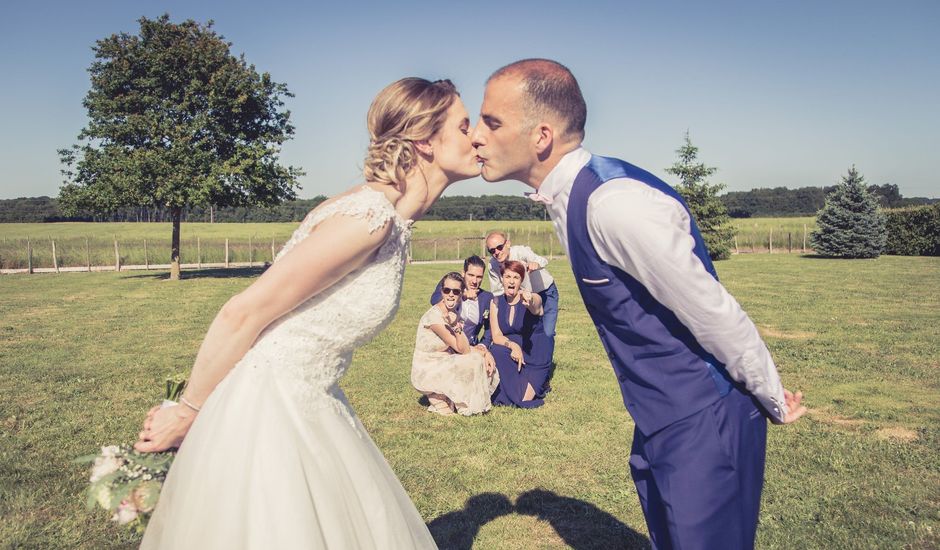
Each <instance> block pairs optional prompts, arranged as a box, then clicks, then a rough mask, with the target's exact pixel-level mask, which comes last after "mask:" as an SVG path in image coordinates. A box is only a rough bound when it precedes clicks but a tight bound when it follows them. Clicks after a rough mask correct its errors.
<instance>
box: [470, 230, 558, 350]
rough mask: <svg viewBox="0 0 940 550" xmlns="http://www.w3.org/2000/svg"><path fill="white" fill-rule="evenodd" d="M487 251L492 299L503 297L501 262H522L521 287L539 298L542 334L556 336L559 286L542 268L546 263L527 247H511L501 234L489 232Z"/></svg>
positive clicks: (545, 260)
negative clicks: (540, 300) (524, 267)
mask: <svg viewBox="0 0 940 550" xmlns="http://www.w3.org/2000/svg"><path fill="white" fill-rule="evenodd" d="M486 251H487V252H489V254H490V273H489V278H490V292H492V293H493V295H494V296H500V295H502V294H503V281H502V276H503V270H502V263H503V262H505V261H508V260H516V261H517V262H522V263H523V264H525V266H526V276H525V279H523V280H522V288H524V289H526V290H531V291H532V292H535V293H536V294H538V295H539V296H541V298H542V311H543V312H544V313H543V314H542V326H543V327H544V328H545V335H546V336H549V337H551V338H554V337H555V325H556V323H557V321H558V287H556V286H555V279H554V277H552V274H551V273H549V272H548V269H546V268H545V266H547V265H548V260H547V259H545V258H543V257H542V256H539V255H538V254H536V253H535V252H533V251H532V249H531V248H529V247H528V246H523V245H518V244H512V243H511V242H510V241H509V237H507V236H506V234H505V233H503V232H502V231H490V233H489V235H487V236H486Z"/></svg>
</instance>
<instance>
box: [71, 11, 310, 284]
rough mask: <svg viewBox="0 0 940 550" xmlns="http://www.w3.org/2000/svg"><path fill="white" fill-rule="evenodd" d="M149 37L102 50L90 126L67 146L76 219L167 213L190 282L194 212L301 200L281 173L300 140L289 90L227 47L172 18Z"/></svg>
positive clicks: (155, 24)
mask: <svg viewBox="0 0 940 550" xmlns="http://www.w3.org/2000/svg"><path fill="white" fill-rule="evenodd" d="M139 22H140V34H139V35H129V34H126V33H121V34H114V35H111V36H110V37H108V38H105V39H102V40H99V41H98V42H97V44H96V45H95V48H94V51H95V58H96V61H95V62H94V63H92V65H91V68H89V72H90V73H91V89H90V90H89V91H88V95H87V96H86V97H85V101H84V105H85V108H86V109H87V110H88V118H89V123H88V126H87V127H85V128H84V129H83V130H82V131H81V133H80V134H79V139H80V140H84V141H85V144H84V145H83V146H81V147H79V146H78V145H75V146H73V147H72V148H70V149H62V150H60V151H59V155H60V157H61V160H62V162H63V164H64V165H65V169H64V170H63V171H62V173H63V175H64V176H65V177H66V180H65V184H64V185H63V187H62V189H61V192H60V195H59V199H60V201H61V204H62V206H63V209H64V210H65V211H66V213H68V214H71V213H74V212H78V211H82V210H86V211H92V212H95V213H96V214H101V213H108V212H114V211H115V210H117V209H119V208H126V207H148V208H149V207H158V208H165V209H167V210H168V211H169V212H170V214H171V219H172V222H173V235H172V240H171V253H170V264H171V266H172V267H171V268H170V278H172V279H178V278H179V275H180V268H179V259H180V250H179V233H180V222H181V221H182V216H183V212H184V210H185V209H187V208H191V207H203V208H207V207H209V206H215V207H224V206H271V205H275V204H279V203H280V202H282V201H284V200H291V199H293V198H295V196H296V194H295V188H296V187H297V181H296V180H297V177H298V176H299V175H301V174H302V172H301V171H300V170H298V169H296V168H294V167H290V166H288V167H285V166H281V165H280V164H279V163H278V155H279V153H280V147H281V145H282V144H283V143H284V142H285V141H286V140H288V139H290V137H291V136H292V135H293V133H294V127H293V126H292V125H291V124H290V122H289V118H290V112H289V111H285V110H283V109H282V108H283V106H284V103H283V101H282V100H281V98H282V97H291V94H290V92H289V91H288V89H287V86H286V85H284V84H279V83H277V82H274V81H273V80H272V79H271V77H270V75H269V74H267V73H263V74H259V73H258V72H257V71H256V70H255V67H254V65H249V64H248V63H246V62H245V59H244V56H242V57H236V56H234V55H232V53H231V52H230V51H229V47H230V46H231V44H230V43H228V42H226V41H225V40H224V39H223V37H221V36H219V35H218V34H216V33H215V32H214V31H213V30H212V22H211V21H210V22H209V23H208V24H206V25H201V24H199V23H197V22H195V21H192V20H187V21H184V22H183V23H180V24H175V23H171V22H170V20H169V16H168V15H163V16H161V17H159V18H157V19H147V18H146V17H144V18H141V19H140V20H139Z"/></svg>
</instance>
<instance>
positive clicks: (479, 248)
mask: <svg viewBox="0 0 940 550" xmlns="http://www.w3.org/2000/svg"><path fill="white" fill-rule="evenodd" d="M733 223H734V227H735V230H736V231H737V236H738V251H739V252H742V253H747V252H766V251H768V250H769V243H770V238H771V236H773V242H774V250H775V251H776V252H782V251H785V250H787V248H788V243H789V245H791V246H792V249H793V250H794V251H800V250H801V249H802V243H803V229H804V225H805V227H806V231H807V234H808V232H810V231H812V230H813V229H814V227H815V223H816V222H815V218H811V217H810V218H749V219H736V220H733ZM296 227H297V223H295V222H287V223H214V224H209V223H184V224H182V226H181V230H180V240H181V243H180V248H181V256H182V259H183V262H184V263H193V264H195V263H197V262H202V263H221V262H223V261H224V260H225V240H226V239H229V261H231V262H248V261H249V259H250V260H252V261H255V262H264V261H270V259H271V248H272V246H273V247H274V251H275V253H276V252H277V251H278V250H280V247H281V245H283V243H284V242H285V241H286V240H287V239H288V238H289V237H290V235H291V233H292V232H293V231H294V229H295V228H296ZM493 229H499V230H502V231H506V232H507V233H509V234H510V236H511V238H512V239H513V241H514V242H517V243H520V244H523V243H524V244H527V245H529V246H531V247H532V248H533V249H534V250H535V251H536V252H537V253H539V254H543V255H546V256H564V254H565V251H564V250H563V249H562V247H561V245H560V244H559V242H558V238H557V237H555V233H554V229H553V228H552V224H551V222H547V221H494V222H485V221H484V222H481V221H474V222H470V221H421V222H419V223H417V224H416V225H415V227H414V236H413V239H412V250H411V253H412V257H413V259H414V260H416V261H423V260H461V259H463V258H465V257H466V256H469V255H470V254H481V255H484V254H485V251H484V250H483V237H484V236H485V235H486V233H487V232H488V231H490V230H493ZM771 234H772V235H771ZM170 236H171V225H170V224H169V223H81V222H64V223H4V224H0V269H23V268H26V267H27V265H28V259H27V248H26V241H27V238H28V239H29V240H30V243H31V245H32V250H33V267H42V268H51V267H53V265H54V263H53V261H52V241H53V240H54V241H55V244H56V257H57V259H58V263H59V267H65V266H70V267H71V266H74V267H81V266H85V265H87V264H88V263H90V264H91V265H101V266H112V265H114V241H115V240H116V241H118V253H119V255H120V257H121V264H122V265H143V264H145V263H148V262H149V263H150V264H165V263H168V262H169V257H170ZM788 239H789V240H788ZM145 240H146V241H147V248H146V251H145V249H144V241H145ZM807 246H808V245H807Z"/></svg>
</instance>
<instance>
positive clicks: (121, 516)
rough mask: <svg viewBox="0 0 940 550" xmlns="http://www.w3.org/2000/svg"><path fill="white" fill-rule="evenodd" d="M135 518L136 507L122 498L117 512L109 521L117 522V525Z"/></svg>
mask: <svg viewBox="0 0 940 550" xmlns="http://www.w3.org/2000/svg"><path fill="white" fill-rule="evenodd" d="M135 519H137V508H134V505H133V504H131V503H130V502H128V501H126V500H122V501H121V504H119V505H118V509H117V513H116V514H114V516H112V517H111V521H116V522H118V525H124V524H125V523H130V522H132V521H134V520H135Z"/></svg>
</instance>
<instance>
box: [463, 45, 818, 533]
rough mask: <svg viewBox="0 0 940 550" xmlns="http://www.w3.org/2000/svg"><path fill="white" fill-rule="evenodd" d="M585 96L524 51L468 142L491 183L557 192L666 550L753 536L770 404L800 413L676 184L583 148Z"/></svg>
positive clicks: (561, 220) (498, 79) (547, 196)
mask: <svg viewBox="0 0 940 550" xmlns="http://www.w3.org/2000/svg"><path fill="white" fill-rule="evenodd" d="M586 115H587V108H586V106H585V103H584V98H583V97H582V95H581V90H580V88H579V87H578V82H577V81H576V80H575V78H574V76H573V75H572V74H571V72H570V71H569V70H568V69H567V68H566V67H564V66H563V65H561V64H559V63H556V62H554V61H550V60H546V59H526V60H523V61H518V62H516V63H512V64H510V65H507V66H505V67H503V68H502V69H499V70H498V71H496V72H495V73H493V75H492V76H490V78H489V80H488V81H487V85H486V91H485V94H484V98H483V106H482V107H481V109H480V121H479V122H478V123H477V126H476V128H475V129H474V131H473V135H472V140H473V145H474V147H475V148H476V150H477V155H478V158H479V161H480V162H481V164H482V168H483V177H484V178H485V179H486V180H488V181H499V180H506V179H516V180H520V181H522V182H524V183H526V184H528V185H529V186H531V187H532V188H534V189H535V190H536V193H534V194H532V195H531V196H530V198H532V199H533V200H537V201H540V202H543V203H545V204H546V205H547V207H548V211H549V214H550V215H551V218H552V223H553V224H554V225H555V230H556V231H557V232H558V237H559V239H561V242H562V244H563V245H564V246H565V247H566V249H567V250H568V256H569V259H570V261H571V268H572V270H573V271H574V275H575V279H576V281H577V284H578V288H579V289H580V291H581V295H582V297H583V299H584V303H585V306H586V307H587V310H588V312H589V313H590V315H591V317H592V319H593V321H594V324H595V326H596V327H597V331H598V334H599V335H600V338H601V342H602V343H603V344H604V349H605V350H606V352H607V356H608V357H609V359H610V362H611V364H612V365H613V368H614V373H615V374H616V376H617V380H618V382H619V384H620V390H621V393H622V394H623V401H624V404H625V405H626V407H627V411H628V412H629V413H630V415H631V416H632V417H633V420H634V422H635V424H636V429H635V431H634V437H633V447H632V450H631V455H630V471H631V474H632V476H633V480H634V483H635V484H636V489H637V492H638V494H639V497H640V504H641V505H642V507H643V513H644V515H645V516H646V524H647V527H648V529H649V532H650V538H651V539H652V542H653V546H654V547H655V548H660V549H662V548H721V549H733V548H751V547H753V545H754V537H755V534H756V530H757V519H758V510H759V506H760V494H761V488H762V486H763V477H764V454H765V444H766V434H767V422H766V420H765V417H766V418H770V420H771V421H772V422H774V423H776V424H783V423H789V422H793V421H795V420H796V419H798V418H799V417H800V416H802V415H803V413H804V412H806V408H805V407H804V406H802V405H801V399H802V394H801V393H799V392H797V393H796V395H793V394H792V393H790V392H789V391H787V390H785V389H784V388H783V386H782V385H781V383H780V379H779V377H778V375H777V369H776V367H775V366H774V362H773V359H771V357H770V353H769V352H768V350H767V347H766V346H765V345H764V342H763V341H762V340H761V338H760V336H759V335H758V333H757V329H756V328H755V326H754V323H752V322H751V320H750V319H749V318H748V316H747V315H746V314H745V313H744V311H743V310H742V309H741V307H740V306H739V305H738V303H737V302H736V301H735V299H734V298H732V297H731V295H730V294H728V292H727V291H726V290H725V288H724V287H723V286H722V285H721V284H720V283H719V282H718V276H717V275H716V273H715V269H714V267H713V266H712V262H711V260H710V259H709V257H708V251H707V250H706V249H705V244H704V242H703V241H702V237H701V235H700V234H699V231H698V228H697V227H696V225H695V221H694V220H693V219H692V216H691V214H690V213H689V210H688V207H687V206H686V204H685V202H684V201H683V200H682V199H681V198H680V197H679V195H678V194H677V193H676V192H675V191H674V190H673V189H672V188H671V187H669V186H668V185H667V184H666V183H664V182H663V181H661V180H660V179H658V178H656V177H655V176H653V175H652V174H650V173H649V172H646V171H645V170H642V169H640V168H637V167H636V166H633V165H631V164H628V163H626V162H624V161H621V160H618V159H613V158H605V157H598V156H594V155H592V154H591V153H589V152H587V151H586V150H585V149H584V148H583V147H581V141H582V139H583V138H584V122H585V118H586Z"/></svg>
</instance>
